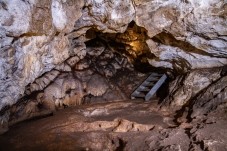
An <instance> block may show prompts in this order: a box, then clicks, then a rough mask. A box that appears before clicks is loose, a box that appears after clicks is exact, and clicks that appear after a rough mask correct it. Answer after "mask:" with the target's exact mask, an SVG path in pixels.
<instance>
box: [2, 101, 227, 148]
mask: <svg viewBox="0 0 227 151" xmlns="http://www.w3.org/2000/svg"><path fill="white" fill-rule="evenodd" d="M186 117H187V115H186V114H182V116H181V117H176V114H175V113H171V112H170V111H167V110H163V109H162V110H160V107H159V105H158V99H153V100H151V101H149V102H144V101H143V100H126V101H121V102H108V103H100V104H91V105H80V106H76V107H68V108H65V109H62V110H59V111H57V112H54V114H53V116H49V117H46V118H42V119H33V120H30V121H26V122H22V123H19V124H16V125H14V126H12V127H10V130H9V131H8V132H7V133H5V134H4V135H1V136H0V150H1V151H11V150H18V151H20V150H21V151H27V150H28V151H41V150H42V151H45V150H47V151H68V150H69V151H71V150H72V151H123V150H125V151H153V150H154V151H155V150H156V151H187V150H190V151H199V150H208V151H209V150H212V151H226V150H227V135H226V134H227V114H226V112H225V113H224V112H218V113H211V114H210V115H209V117H208V115H207V116H201V117H197V118H196V119H192V120H191V121H188V119H187V118H186Z"/></svg>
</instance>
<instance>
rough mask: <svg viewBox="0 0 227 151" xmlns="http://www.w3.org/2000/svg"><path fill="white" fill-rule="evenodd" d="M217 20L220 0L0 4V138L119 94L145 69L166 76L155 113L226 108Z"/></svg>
mask: <svg viewBox="0 0 227 151" xmlns="http://www.w3.org/2000/svg"><path fill="white" fill-rule="evenodd" d="M226 16H227V3H226V1H225V0H213V1H211V0H200V1H197V0H168V1H166V0H124V1H122V0H42V1H38V0H10V1H8V0H0V52H1V53H0V134H2V133H4V132H6V131H7V130H8V126H9V125H12V124H14V123H17V122H19V121H23V120H25V119H29V118H32V117H36V116H39V115H48V114H51V111H53V110H58V109H60V108H63V107H68V106H73V105H79V104H83V103H86V102H89V103H94V102H98V101H100V100H101V101H104V102H105V101H113V100H124V99H126V98H128V97H129V95H130V93H131V92H132V91H133V89H135V88H136V86H138V84H139V83H140V82H141V81H142V80H143V79H144V78H146V76H147V75H148V74H149V72H151V71H152V70H153V68H154V67H156V68H157V69H158V70H160V69H162V70H165V71H166V72H167V73H168V74H169V76H170V77H171V78H172V82H171V83H170V85H169V89H168V91H169V92H168V96H167V97H166V98H165V100H164V101H163V102H161V109H162V110H168V109H169V110H170V109H171V110H172V111H179V116H182V115H183V113H184V112H187V113H188V114H187V115H186V117H184V118H189V119H190V120H191V122H193V120H195V119H194V118H196V117H200V116H202V115H211V116H212V114H213V112H216V111H217V110H225V108H226V65H227V28H226V27H227V22H226ZM148 63H149V65H150V66H147V65H148ZM145 65H146V66H145ZM151 68H152V69H151ZM144 70H146V71H147V72H146V73H145V72H143V71H144ZM179 121H182V120H179ZM183 121H184V120H183ZM180 123H185V122H180ZM183 126H184V125H183ZM201 133H202V132H201ZM195 134H196V133H193V135H195ZM196 139H200V138H196ZM205 144H206V143H205ZM207 144H209V142H207ZM172 147H173V148H175V147H177V146H172ZM170 148H171V146H170ZM195 148H196V147H195ZM168 149H169V148H168V147H167V148H165V150H168ZM195 150H196V149H195Z"/></svg>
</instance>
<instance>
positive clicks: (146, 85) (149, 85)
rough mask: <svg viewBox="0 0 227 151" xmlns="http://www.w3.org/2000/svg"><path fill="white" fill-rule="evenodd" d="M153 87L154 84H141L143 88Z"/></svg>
mask: <svg viewBox="0 0 227 151" xmlns="http://www.w3.org/2000/svg"><path fill="white" fill-rule="evenodd" d="M154 85H155V83H144V84H142V86H144V87H151V86H154Z"/></svg>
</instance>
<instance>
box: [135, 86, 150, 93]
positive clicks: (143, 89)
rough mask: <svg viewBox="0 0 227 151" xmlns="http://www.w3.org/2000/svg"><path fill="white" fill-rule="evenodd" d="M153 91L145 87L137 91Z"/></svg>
mask: <svg viewBox="0 0 227 151" xmlns="http://www.w3.org/2000/svg"><path fill="white" fill-rule="evenodd" d="M150 90H151V89H149V88H146V87H144V88H138V89H137V91H141V92H148V91H150Z"/></svg>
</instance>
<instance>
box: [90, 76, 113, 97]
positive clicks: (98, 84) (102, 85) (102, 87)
mask: <svg viewBox="0 0 227 151" xmlns="http://www.w3.org/2000/svg"><path fill="white" fill-rule="evenodd" d="M108 87H109V85H108V83H107V81H106V80H105V79H104V78H103V77H101V76H100V75H98V74H94V75H92V77H91V79H90V80H89V81H88V84H87V92H88V93H90V94H92V95H94V96H101V95H103V94H104V93H105V92H106V90H107V88H108Z"/></svg>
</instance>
